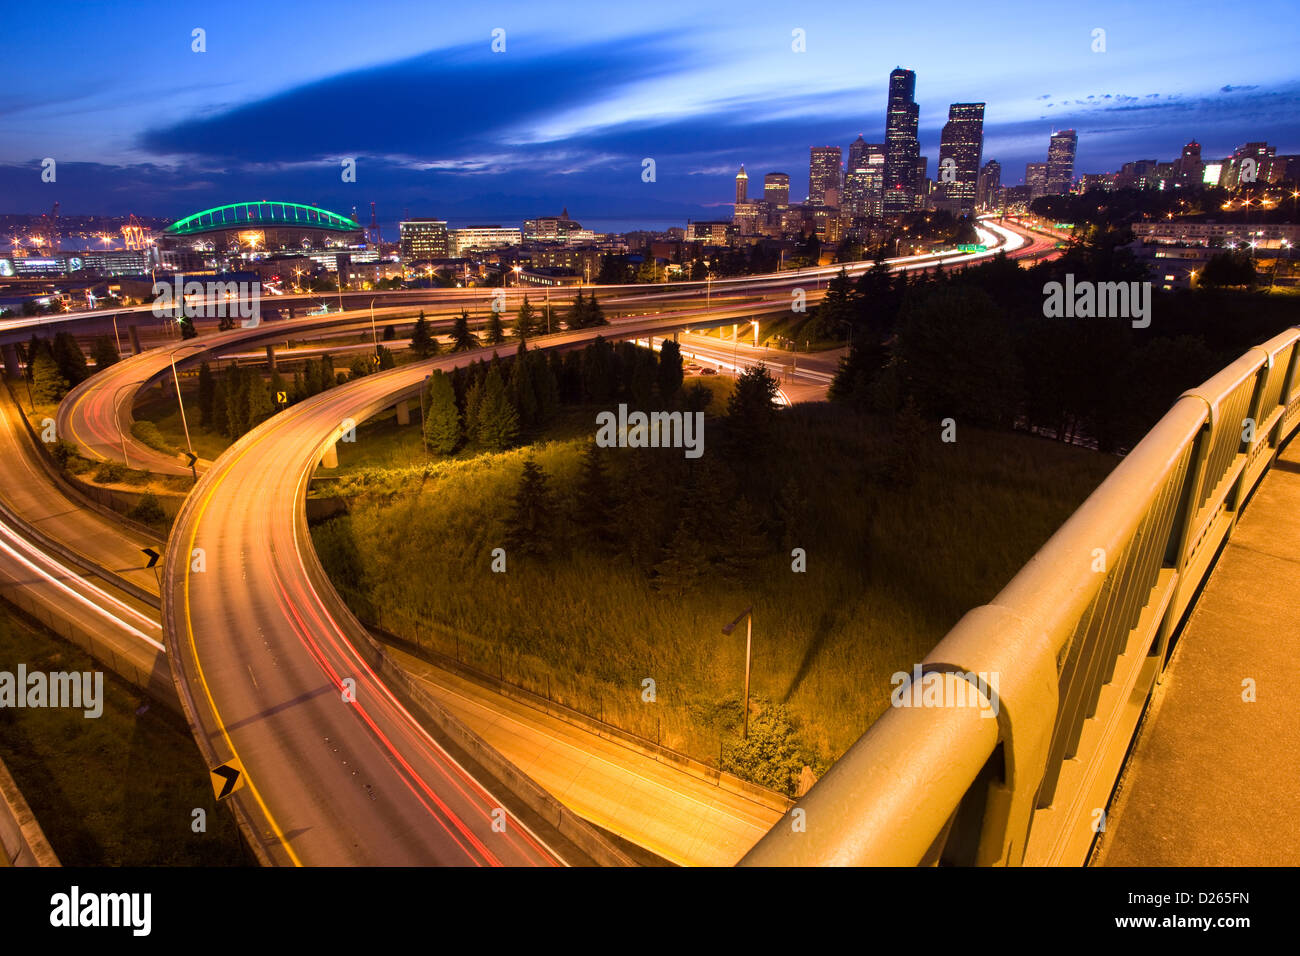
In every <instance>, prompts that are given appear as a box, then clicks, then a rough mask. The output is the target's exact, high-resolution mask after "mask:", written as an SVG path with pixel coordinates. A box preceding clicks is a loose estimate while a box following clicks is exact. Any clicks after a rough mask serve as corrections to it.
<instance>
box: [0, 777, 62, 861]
mask: <svg viewBox="0 0 1300 956" xmlns="http://www.w3.org/2000/svg"><path fill="white" fill-rule="evenodd" d="M60 865H61V864H60V863H59V858H58V857H57V856H55V854H54V848H53V847H52V846H50V843H49V841H48V840H46V839H45V833H44V832H43V831H42V830H41V825H40V824H39V823H37V822H36V815H35V814H34V813H32V808H31V807H29V806H28V805H27V801H26V800H24V799H23V795H22V792H21V791H20V790H19V789H18V784H17V783H15V782H14V778H13V777H12V776H10V775H9V768H8V767H6V766H5V764H4V761H3V760H0V866H60Z"/></svg>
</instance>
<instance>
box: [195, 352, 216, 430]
mask: <svg viewBox="0 0 1300 956" xmlns="http://www.w3.org/2000/svg"><path fill="white" fill-rule="evenodd" d="M215 397H216V383H215V382H214V381H213V379H212V367H211V366H210V365H208V363H207V362H204V363H203V364H202V365H200V366H199V425H200V426H202V427H203V428H210V427H212V403H213V401H214V399H215Z"/></svg>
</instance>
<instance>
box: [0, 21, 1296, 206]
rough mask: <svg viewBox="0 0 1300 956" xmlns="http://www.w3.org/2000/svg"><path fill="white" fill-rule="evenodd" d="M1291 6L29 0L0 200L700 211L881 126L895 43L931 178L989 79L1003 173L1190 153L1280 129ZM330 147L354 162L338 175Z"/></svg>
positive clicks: (1284, 132)
mask: <svg viewBox="0 0 1300 956" xmlns="http://www.w3.org/2000/svg"><path fill="white" fill-rule="evenodd" d="M1139 7H1140V8H1139ZM1297 13H1298V11H1297V7H1296V4H1295V3H1294V0H1288V2H1278V0H1257V2H1255V3H1253V4H1251V5H1249V6H1248V7H1242V8H1240V12H1239V11H1238V8H1236V7H1233V6H1231V5H1229V6H1225V5H1223V4H1221V3H1209V2H1200V0H1193V2H1186V3H1179V4H1174V5H1152V4H1142V5H1136V4H1130V3H1099V4H1088V5H1082V4H1080V5H1075V4H1071V5H1068V6H1067V5H1065V4H1048V3H1042V2H1034V3H1017V2H1013V3H1003V4H999V3H982V4H981V3H971V2H969V0H962V2H949V0H938V2H935V0H930V2H927V3H924V4H880V3H862V2H860V0H859V2H853V3H821V4H816V5H806V6H805V5H797V4H791V3H789V2H779V3H753V4H728V5H726V6H721V5H708V6H705V5H702V4H699V3H682V2H675V0H669V2H665V3H656V4H653V5H648V6H647V5H639V4H612V3H609V2H607V0H594V2H593V0H566V2H564V3H544V2H534V3H524V4H508V3H504V4H503V3H494V4H474V5H447V4H440V3H429V2H428V0H421V2H387V3H371V4H363V3H356V2H355V0H343V2H340V0H314V2H311V3H295V4H285V3H275V2H268V0H263V2H258V3H250V2H243V0H235V2H223V3H221V4H219V5H218V4H208V3H204V4H189V3H178V2H153V0H143V2H136V3H132V4H102V5H101V4H98V3H94V4H89V3H42V4H25V5H19V6H17V7H11V8H10V9H9V10H7V11H6V14H5V26H4V28H3V32H2V33H0V50H3V53H4V55H5V56H4V61H5V62H6V63H7V64H9V66H10V69H9V70H7V71H6V74H5V87H6V94H5V96H4V97H3V98H0V211H3V212H43V211H47V210H48V209H49V207H50V205H51V203H52V202H53V201H54V200H55V199H58V200H59V201H60V202H61V203H62V207H63V209H64V211H65V212H67V213H101V214H125V213H127V212H136V213H140V214H145V215H164V216H181V215H184V214H186V213H188V212H192V211H195V210H197V209H201V208H204V207H207V206H210V205H215V204H218V203H222V202H227V201H235V200H244V199H260V198H272V199H286V200H295V201H302V202H315V203H319V204H321V205H323V206H326V207H329V208H332V209H336V210H338V211H340V212H350V211H351V209H352V207H353V206H356V207H357V208H358V210H359V212H360V213H361V215H362V218H366V217H368V213H369V205H368V204H369V203H370V201H371V200H374V201H376V202H378V204H379V212H380V219H381V220H382V221H384V222H392V221H395V220H396V219H398V218H399V217H400V216H401V215H403V213H404V211H405V210H409V212H410V214H411V215H426V216H429V215H432V216H440V217H445V218H448V219H451V220H452V221H453V223H467V222H471V221H476V222H496V221H501V222H511V223H513V222H517V221H518V220H520V219H522V218H523V217H525V216H532V215H538V214H546V213H554V212H558V211H559V209H560V207H561V206H567V207H568V208H569V212H570V214H571V215H572V216H574V217H575V218H577V219H579V220H582V221H589V222H591V223H592V224H593V225H595V226H596V227H597V228H600V226H601V222H602V220H603V221H611V220H612V221H616V222H618V223H620V224H625V223H627V222H628V221H629V220H645V221H647V222H649V221H655V220H657V221H664V220H670V221H673V222H677V223H681V222H684V220H685V219H686V218H687V217H694V218H708V217H711V216H719V217H720V216H724V215H728V214H729V211H730V210H729V206H728V205H727V204H729V203H730V200H731V198H732V190H733V186H732V177H733V176H734V174H735V171H736V169H737V167H738V166H739V164H740V163H742V162H743V163H744V164H745V166H746V168H747V170H748V172H749V173H750V176H751V183H752V184H760V185H759V188H761V178H762V174H763V173H764V172H766V171H770V170H774V169H779V170H783V171H786V172H789V173H790V174H791V186H792V190H791V192H792V194H793V195H795V196H797V197H802V196H803V194H804V192H805V191H806V188H807V175H808V147H809V146H812V145H823V144H838V145H841V146H843V147H847V146H848V144H849V142H851V141H852V140H853V139H854V138H855V137H856V136H857V135H858V134H859V133H862V134H863V135H864V136H865V137H866V138H867V139H868V140H869V141H883V139H884V108H885V90H886V84H887V80H888V74H889V71H890V70H891V69H893V68H894V67H895V66H897V65H902V66H905V67H907V68H909V69H913V70H915V71H916V73H917V99H918V101H919V103H920V106H921V145H922V152H923V153H925V154H926V155H928V156H929V157H930V163H931V165H930V173H931V175H932V176H933V175H934V165H935V162H936V160H937V154H938V138H939V130H940V127H941V126H942V124H943V122H944V121H945V119H946V114H947V106H948V104H949V103H951V102H964V101H981V100H982V101H984V102H986V103H987V104H988V106H987V110H986V121H985V149H984V156H985V159H989V158H994V159H998V160H1000V161H1001V162H1002V164H1003V181H1004V182H1007V183H1016V182H1020V181H1022V179H1023V175H1024V164H1025V163H1026V162H1027V161H1032V160H1041V159H1043V158H1045V153H1046V147H1047V140H1048V136H1049V135H1050V133H1051V132H1052V131H1053V130H1055V129H1061V128H1068V127H1074V128H1076V129H1077V130H1078V131H1079V153H1078V165H1077V169H1078V171H1080V172H1101V171H1106V170H1112V169H1115V168H1117V167H1118V166H1119V164H1120V163H1122V162H1125V161H1127V160H1131V159H1139V158H1158V159H1171V158H1173V157H1175V156H1176V155H1177V154H1178V151H1179V149H1180V148H1181V147H1182V145H1183V143H1185V142H1186V141H1187V140H1189V139H1192V138H1195V139H1197V140H1198V141H1199V142H1201V143H1202V145H1203V147H1204V152H1205V155H1206V156H1207V157H1214V156H1221V155H1224V154H1226V153H1228V152H1229V151H1231V150H1232V149H1233V148H1234V147H1236V146H1237V145H1240V144H1241V143H1242V142H1245V141H1247V140H1250V139H1267V140H1268V141H1269V142H1270V143H1272V144H1274V145H1276V146H1277V147H1278V150H1279V152H1283V153H1287V152H1300V110H1298V109H1297V106H1298V105H1300V65H1298V62H1300V58H1297V56H1296V51H1297V50H1300V16H1298V15H1297ZM196 27H197V28H202V29H203V30H205V31H206V44H207V52H205V53H195V52H192V50H191V44H192V39H191V35H192V30H193V29H194V28H196ZM494 28H502V29H504V30H505V31H506V35H505V36H506V50H505V52H504V53H493V52H492V51H491V49H490V44H491V34H492V31H493V29H494ZM1096 28H1100V29H1103V30H1105V45H1106V49H1105V52H1094V51H1093V49H1092V46H1093V43H1094V41H1093V36H1092V34H1093V30H1094V29H1096ZM796 29H799V30H802V31H804V34H805V36H806V52H802V53H798V52H794V51H793V50H792V49H791V42H792V31H794V30H796ZM44 157H52V158H54V159H55V160H56V161H57V162H58V179H57V182H56V183H54V184H45V183H42V182H41V180H40V162H41V159H42V158H44ZM345 157H355V158H356V159H357V182H356V183H343V182H342V181H341V179H340V175H339V172H340V161H341V160H342V159H343V158H345ZM646 157H651V158H653V159H654V160H655V162H656V165H657V182H655V183H643V182H642V181H641V168H642V159H643V158H646Z"/></svg>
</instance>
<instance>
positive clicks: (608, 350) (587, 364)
mask: <svg viewBox="0 0 1300 956" xmlns="http://www.w3.org/2000/svg"><path fill="white" fill-rule="evenodd" d="M582 389H583V392H584V394H585V395H586V398H587V401H589V402H595V403H597V404H603V403H605V402H608V401H609V400H610V399H611V398H613V397H614V393H615V391H616V390H617V381H616V379H615V376H614V349H613V348H612V347H611V346H610V344H609V343H608V342H607V341H605V339H604V338H602V337H601V336H596V340H595V341H594V342H592V343H591V344H590V345H589V346H587V348H586V349H585V350H584V351H583V356H582Z"/></svg>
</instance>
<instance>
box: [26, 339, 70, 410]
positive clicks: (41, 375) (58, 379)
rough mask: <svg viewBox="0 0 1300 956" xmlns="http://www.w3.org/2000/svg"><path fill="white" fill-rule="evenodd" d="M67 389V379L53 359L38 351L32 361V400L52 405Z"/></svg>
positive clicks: (39, 403)
mask: <svg viewBox="0 0 1300 956" xmlns="http://www.w3.org/2000/svg"><path fill="white" fill-rule="evenodd" d="M67 391H68V380H67V379H66V378H64V377H63V373H62V372H60V371H59V366H58V365H56V364H55V362H54V359H52V358H50V357H49V356H48V355H46V354H45V353H44V352H39V353H38V354H37V356H36V361H35V362H33V363H32V401H34V402H36V403H37V404H38V405H54V404H57V403H58V401H59V400H60V399H62V398H63V396H64V395H65V394H67Z"/></svg>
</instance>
